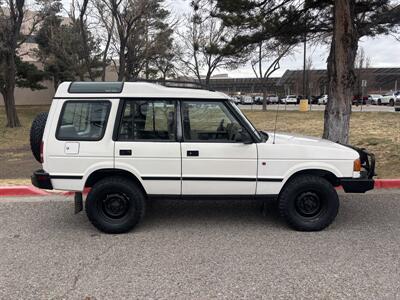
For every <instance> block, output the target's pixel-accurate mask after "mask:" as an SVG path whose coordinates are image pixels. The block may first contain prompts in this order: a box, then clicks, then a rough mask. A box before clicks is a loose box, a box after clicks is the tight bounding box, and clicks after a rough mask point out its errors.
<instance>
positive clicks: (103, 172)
mask: <svg viewBox="0 0 400 300" xmlns="http://www.w3.org/2000/svg"><path fill="white" fill-rule="evenodd" d="M110 176H122V177H125V178H128V179H130V180H132V181H133V182H135V183H136V184H137V186H138V187H139V188H140V189H141V190H142V192H143V193H144V194H145V195H147V192H146V190H145V189H144V187H143V184H142V183H141V181H140V180H139V179H138V178H137V177H136V176H135V175H134V174H133V173H131V172H129V171H127V170H123V169H111V168H104V169H98V170H96V171H94V172H92V173H91V174H90V175H89V176H88V177H87V179H86V181H85V188H87V187H92V186H93V185H94V184H95V183H96V182H98V181H99V180H102V179H103V178H106V177H110Z"/></svg>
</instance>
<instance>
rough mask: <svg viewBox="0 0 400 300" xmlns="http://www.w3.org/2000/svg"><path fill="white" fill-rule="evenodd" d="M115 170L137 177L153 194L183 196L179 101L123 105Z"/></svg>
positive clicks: (134, 100) (135, 101)
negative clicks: (178, 127) (178, 117)
mask: <svg viewBox="0 0 400 300" xmlns="http://www.w3.org/2000/svg"><path fill="white" fill-rule="evenodd" d="M120 105H121V109H120V114H121V116H120V121H119V124H117V128H116V134H115V136H114V139H115V140H116V141H115V152H114V153H115V168H117V169H124V170H127V171H130V172H132V173H133V174H135V175H136V176H137V177H138V178H139V179H140V180H141V182H142V184H143V186H144V188H145V190H146V192H147V193H148V194H151V195H160V194H164V195H165V194H169V195H180V193H181V149H180V143H179V142H178V141H177V134H176V105H177V103H176V101H174V100H163V99H146V100H145V99H130V100H123V101H122V102H121V104H120Z"/></svg>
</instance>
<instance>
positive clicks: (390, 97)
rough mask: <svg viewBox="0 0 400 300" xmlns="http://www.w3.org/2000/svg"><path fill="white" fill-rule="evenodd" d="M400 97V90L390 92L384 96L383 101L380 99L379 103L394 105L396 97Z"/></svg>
mask: <svg viewBox="0 0 400 300" xmlns="http://www.w3.org/2000/svg"><path fill="white" fill-rule="evenodd" d="M398 97H400V92H394V93H388V94H385V95H383V96H382V99H381V101H380V102H379V101H378V104H379V105H381V104H387V105H390V106H394V103H395V102H396V99H397V98H398Z"/></svg>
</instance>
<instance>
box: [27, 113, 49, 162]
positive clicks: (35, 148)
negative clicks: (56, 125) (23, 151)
mask: <svg viewBox="0 0 400 300" xmlns="http://www.w3.org/2000/svg"><path fill="white" fill-rule="evenodd" d="M47 116H48V113H47V112H42V113H40V114H38V115H37V116H36V118H35V119H34V120H33V122H32V126H31V133H30V142H31V150H32V154H33V156H34V157H35V159H36V160H37V161H38V162H41V161H40V145H41V143H42V139H43V133H44V128H45V126H46V121H47Z"/></svg>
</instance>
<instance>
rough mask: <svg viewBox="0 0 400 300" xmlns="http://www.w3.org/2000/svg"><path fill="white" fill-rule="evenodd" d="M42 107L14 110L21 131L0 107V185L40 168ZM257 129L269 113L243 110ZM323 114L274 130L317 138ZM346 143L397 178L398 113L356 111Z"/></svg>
mask: <svg viewBox="0 0 400 300" xmlns="http://www.w3.org/2000/svg"><path fill="white" fill-rule="evenodd" d="M46 110H48V107H46V106H25V107H18V113H19V118H20V120H21V123H22V127H21V128H15V129H10V128H5V113H4V108H0V166H1V168H0V185H1V184H18V183H27V182H29V176H30V175H31V174H32V171H33V170H35V169H37V168H40V165H39V164H38V163H37V162H36V161H35V159H34V158H33V156H32V154H31V152H30V146H29V130H30V124H31V122H32V120H33V118H34V117H35V116H36V115H37V114H38V113H39V112H42V111H46ZM245 113H246V115H247V116H248V117H249V119H251V121H252V122H253V123H254V124H255V125H256V126H257V128H258V129H263V130H268V131H272V130H273V128H274V122H275V112H273V111H267V112H262V111H245ZM322 130H323V112H306V113H301V112H297V111H281V112H279V115H278V123H277V131H278V132H279V131H280V132H293V133H300V134H305V135H310V136H317V137H320V136H321V135H322ZM350 143H351V144H352V145H355V146H360V147H365V148H367V149H368V150H370V151H371V152H373V153H375V155H376V159H377V173H378V177H379V178H400V114H398V113H391V112H362V113H360V112H356V113H353V115H352V121H351V132H350Z"/></svg>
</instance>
